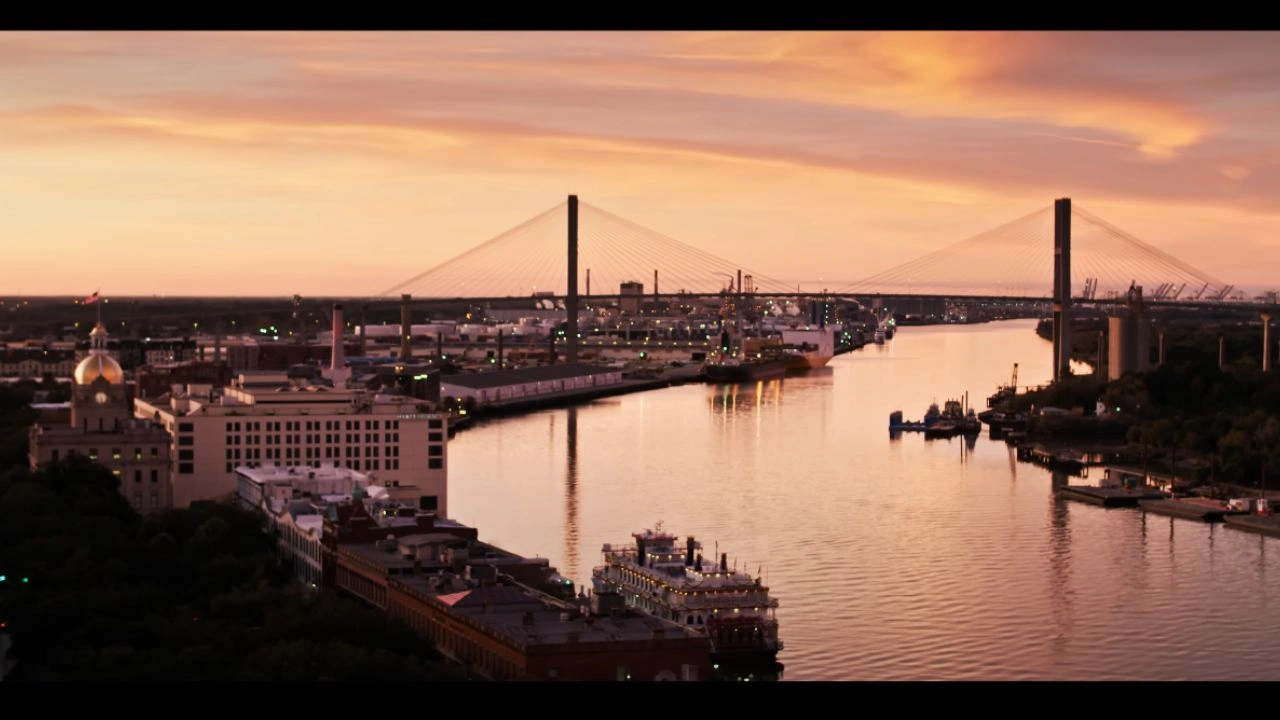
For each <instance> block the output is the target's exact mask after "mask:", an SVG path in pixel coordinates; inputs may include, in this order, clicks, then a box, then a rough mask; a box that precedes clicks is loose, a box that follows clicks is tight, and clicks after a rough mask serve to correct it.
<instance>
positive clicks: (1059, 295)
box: [1053, 198, 1071, 382]
mask: <svg viewBox="0 0 1280 720" xmlns="http://www.w3.org/2000/svg"><path fill="white" fill-rule="evenodd" d="M1070 368H1071V198H1061V199H1059V200H1054V201H1053V379H1054V382H1057V381H1058V380H1060V379H1062V378H1063V377H1065V376H1066V375H1067V374H1068V372H1069V371H1070Z"/></svg>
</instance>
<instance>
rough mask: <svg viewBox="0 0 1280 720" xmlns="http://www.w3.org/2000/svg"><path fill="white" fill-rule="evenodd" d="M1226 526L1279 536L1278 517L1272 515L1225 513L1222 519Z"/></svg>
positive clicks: (1279, 524)
mask: <svg viewBox="0 0 1280 720" xmlns="http://www.w3.org/2000/svg"><path fill="white" fill-rule="evenodd" d="M1222 521H1223V522H1224V523H1226V525H1227V526H1229V527H1233V528H1235V529H1236V530H1244V531H1246V532H1253V533H1259V534H1261V535H1270V536H1271V537H1280V518H1278V517H1276V516H1274V515H1254V514H1243V513H1242V514H1237V515H1227V516H1226V517H1224V518H1223V519H1222Z"/></svg>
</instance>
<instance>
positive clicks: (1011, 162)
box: [0, 32, 1280, 297]
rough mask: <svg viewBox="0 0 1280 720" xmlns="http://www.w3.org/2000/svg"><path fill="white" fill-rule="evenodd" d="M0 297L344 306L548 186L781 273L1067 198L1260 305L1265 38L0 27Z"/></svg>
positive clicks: (1270, 108)
mask: <svg viewBox="0 0 1280 720" xmlns="http://www.w3.org/2000/svg"><path fill="white" fill-rule="evenodd" d="M0 164H2V166H3V172H0V229H2V231H3V237H4V254H3V259H2V260H0V294H32V295H36V294H39V295H50V294H69V295H77V294H88V293H89V292H92V291H94V290H96V289H99V288H101V290H102V293H103V295H105V296H108V297H109V296H111V295H150V294H184V295H193V294H212V295H291V294H293V293H301V294H303V295H367V294H372V293H376V292H380V291H382V290H385V289H386V288H387V287H389V286H391V285H394V284H395V283H397V282H399V281H401V280H404V279H406V278H407V277H408V276H411V275H413V274H415V273H417V272H419V271H422V270H425V269H427V268H429V267H431V266H434V265H436V264H438V263H440V262H442V261H444V260H447V259H449V258H450V257H452V256H454V255H456V254H458V253H460V252H462V251H464V250H466V249H468V248H470V247H472V246H474V245H477V244H479V243H481V242H483V241H485V240H488V239H489V238H491V237H493V236H495V235H498V234H499V233H501V232H503V231H504V230H507V229H508V228H510V227H512V226H514V225H516V224H518V223H520V222H522V221H524V220H526V219H528V218H530V217H532V216H534V215H537V214H538V213H540V212H542V211H544V210H546V209H547V208H550V207H552V206H554V205H556V204H557V203H560V202H561V201H563V200H564V198H565V196H566V195H568V194H570V193H576V194H577V195H579V196H580V197H581V198H582V199H583V200H584V201H586V202H590V203H591V204H593V205H595V206H597V207H600V208H603V209H606V210H609V211H610V212H613V213H616V214H618V215H621V216H623V217H626V218H629V219H631V220H633V221H635V222H638V223H640V224H642V225H645V226H648V227H650V228H653V229H655V230H658V231H660V232H662V233H665V234H667V235H669V236H672V237H674V238H678V239H680V240H682V241H685V242H688V243H691V244H693V245H696V246H698V247H700V248H702V249H705V250H706V251H708V252H711V253H714V254H716V255H720V256H724V257H728V258H731V259H733V260H735V261H737V262H740V263H742V264H743V265H744V266H745V267H748V268H756V269H758V270H759V271H760V272H762V273H767V274H768V275H771V276H773V277H777V278H782V279H787V280H790V281H817V280H821V281H822V282H824V283H826V282H835V281H838V280H850V281H851V280H856V279H858V278H861V277H864V276H867V275H871V274H873V273H875V272H878V271H880V270H884V269H886V268H888V267H891V266H893V265H895V264H897V263H899V262H903V261H906V260H910V259H912V258H914V257H916V256H918V255H921V254H923V253H925V252H928V251H931V250H934V249H937V248H939V247H942V246H944V245H947V244H950V243H952V242H955V241H958V240H961V239H964V238H966V237H969V236H971V235H974V234H977V233H979V232H982V231H985V230H988V229H990V228H992V227H995V226H997V225H1000V224H1002V223H1005V222H1007V221H1010V220H1013V219H1014V218H1017V217H1019V216H1022V215H1026V214H1027V213H1029V212H1031V211H1034V210H1036V209H1037V208H1040V207H1045V206H1048V205H1049V204H1051V203H1052V201H1053V199H1054V198H1056V197H1064V196H1070V197H1071V198H1073V200H1074V201H1075V202H1076V203H1078V204H1079V205H1081V206H1083V207H1085V208H1087V209H1088V210H1090V211H1092V212H1094V213H1096V214H1097V215H1099V216H1101V217H1104V218H1106V219H1108V220H1110V221H1111V222H1113V223H1115V224H1116V225H1118V226H1120V227H1122V228H1124V229H1126V230H1127V231H1129V232H1131V233H1133V234H1134V235H1136V236H1137V237H1139V238H1142V239H1143V240H1146V241H1147V242H1150V243H1152V244H1154V245H1157V246H1159V247H1160V248H1161V249H1163V250H1166V251H1168V252H1170V253H1172V254H1173V255H1175V256H1178V257H1180V258H1181V259H1183V260H1186V261H1187V262H1189V263H1191V264H1192V265H1195V266H1197V267H1199V268H1201V269H1203V270H1205V271H1206V272H1208V273H1211V274H1213V275H1215V276H1217V277H1219V278H1222V279H1223V280H1225V281H1228V282H1231V283H1234V284H1236V285H1239V286H1244V287H1247V288H1250V289H1253V290H1264V289H1275V288H1276V287H1278V286H1280V278H1277V269H1280V205H1278V203H1277V201H1278V200H1280V34H1277V33H1210V32H1192V33H1172V32H1170V33H1131V32H1110V33H1078V32H1072V33H1030V32H1028V33H936V34H935V33H918V32H912V33H870V32H854V33H705V32H700V33H672V32H662V33H639V32H609V33H576V32H575V33H543V32H538V33H533V32H529V33H462V32H442V33H186V32H171V33H111V32H100V33H24V32H10V33H0Z"/></svg>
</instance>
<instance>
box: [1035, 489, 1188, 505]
mask: <svg viewBox="0 0 1280 720" xmlns="http://www.w3.org/2000/svg"><path fill="white" fill-rule="evenodd" d="M1057 492H1058V494H1059V495H1061V496H1063V497H1065V498H1068V499H1070V500H1079V501H1080V502H1087V503H1090V504H1092V505H1101V506H1102V507H1137V506H1138V503H1140V502H1144V501H1155V500H1163V499H1164V497H1165V495H1164V493H1162V492H1160V491H1159V490H1151V489H1148V488H1123V487H1095V486H1093V485H1067V486H1066V487H1061V488H1058V490H1057Z"/></svg>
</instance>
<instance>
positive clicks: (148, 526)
mask: <svg viewBox="0 0 1280 720" xmlns="http://www.w3.org/2000/svg"><path fill="white" fill-rule="evenodd" d="M0 575H2V576H4V580H3V582H0V622H4V623H5V626H6V631H7V632H9V633H10V634H11V635H12V638H13V650H12V651H11V656H13V657H12V659H15V660H16V661H17V664H16V666H15V667H14V668H13V671H12V674H11V676H10V677H8V678H6V679H13V680H303V681H307V680H433V679H460V678H461V677H462V675H461V674H460V672H459V671H458V670H456V669H454V668H453V667H452V666H449V665H447V664H446V663H445V662H444V660H443V658H442V657H441V656H440V655H439V653H438V652H437V651H436V650H435V648H434V647H433V646H432V645H431V644H430V643H429V642H428V641H426V640H424V639H422V638H420V637H418V636H417V635H415V634H414V633H413V632H412V631H411V630H410V629H409V628H407V627H405V626H404V625H402V624H400V623H398V622H396V621H394V620H392V619H391V618H390V617H389V616H388V615H387V614H386V613H384V612H382V611H379V610H376V609H373V608H368V607H366V606H364V605H361V604H359V603H357V602H355V601H353V600H350V599H348V598H346V597H340V596H337V595H335V594H332V593H330V592H328V591H323V590H322V591H319V592H317V591H310V590H307V589H304V588H302V587H301V586H300V585H299V584H298V583H297V582H295V581H294V580H293V579H292V574H291V572H290V570H289V568H288V567H286V566H283V565H281V564H280V563H279V562H278V561H277V559H276V557H275V555H274V553H273V541H272V540H271V539H270V538H269V537H268V536H267V535H266V534H264V533H263V532H262V530H261V521H260V518H259V517H258V516H256V515H255V514H253V513H250V512H247V511H245V510H242V509H239V508H237V507H234V506H231V505H226V504H214V503H205V504H198V505H196V506H193V507H192V508H190V509H185V510H171V511H168V512H165V513H163V514H160V515H156V516H151V517H146V518H143V517H140V516H138V515H137V514H136V513H135V512H134V511H133V509H132V508H131V507H130V506H129V505H128V503H127V502H126V501H125V500H124V498H123V497H122V496H121V495H120V493H119V490H118V481H117V479H116V478H115V477H114V476H113V475H112V474H111V473H110V472H109V471H108V470H106V469H105V468H103V467H102V466H100V465H97V464H94V463H91V462H89V461H88V460H86V459H83V458H71V459H69V460H67V461H64V462H61V463H57V464H53V465H51V466H49V467H47V468H43V469H41V470H40V471H38V472H34V473H31V472H28V471H26V470H25V469H21V468H18V469H13V470H10V471H8V472H6V473H5V474H4V475H3V476H0Z"/></svg>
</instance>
